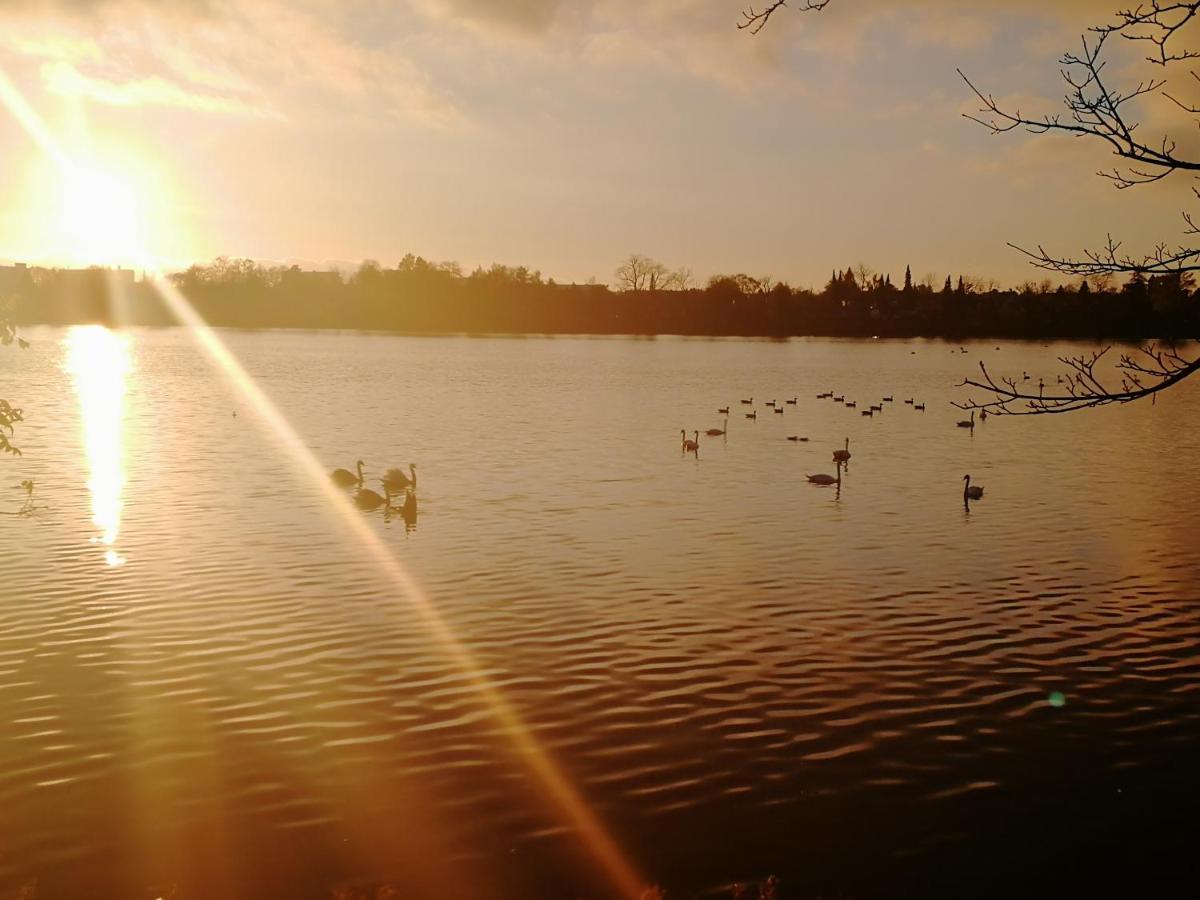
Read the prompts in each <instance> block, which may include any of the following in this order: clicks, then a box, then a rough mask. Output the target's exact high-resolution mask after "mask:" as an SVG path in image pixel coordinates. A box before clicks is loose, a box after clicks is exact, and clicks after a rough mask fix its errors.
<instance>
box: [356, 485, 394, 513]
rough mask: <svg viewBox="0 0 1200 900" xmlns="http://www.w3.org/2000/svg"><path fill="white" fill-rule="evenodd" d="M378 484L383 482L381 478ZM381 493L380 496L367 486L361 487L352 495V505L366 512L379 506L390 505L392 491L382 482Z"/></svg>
mask: <svg viewBox="0 0 1200 900" xmlns="http://www.w3.org/2000/svg"><path fill="white" fill-rule="evenodd" d="M380 484H383V481H382V479H381V480H380ZM383 493H384V496H382V497H381V496H379V494H377V493H375V492H374V491H372V490H370V489H369V488H362V489H360V490H359V492H358V493H357V494H355V495H354V505H355V506H357V507H358V508H359V509H361V510H365V511H366V512H373V511H374V510H377V509H379V507H381V506H391V501H392V492H391V491H389V490H388V486H387V485H386V484H383Z"/></svg>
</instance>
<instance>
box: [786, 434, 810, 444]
mask: <svg viewBox="0 0 1200 900" xmlns="http://www.w3.org/2000/svg"><path fill="white" fill-rule="evenodd" d="M788 440H789V441H799V442H800V443H802V444H807V443H808V438H806V437H800V435H798V434H793V435H791V436H790V437H789V438H788Z"/></svg>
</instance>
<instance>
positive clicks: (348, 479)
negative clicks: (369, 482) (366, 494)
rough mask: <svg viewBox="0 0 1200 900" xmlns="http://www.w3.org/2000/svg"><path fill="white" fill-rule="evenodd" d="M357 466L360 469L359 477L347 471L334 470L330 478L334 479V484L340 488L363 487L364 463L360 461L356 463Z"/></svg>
mask: <svg viewBox="0 0 1200 900" xmlns="http://www.w3.org/2000/svg"><path fill="white" fill-rule="evenodd" d="M355 466H356V467H357V469H358V475H357V476H356V475H355V474H354V473H353V472H351V471H349V470H347V469H334V470H333V472H332V473H331V474H330V476H329V477H330V478H332V479H333V483H334V484H336V485H337V486H338V487H354V486H355V485H357V486H358V487H362V483H363V473H362V470H363V461H362V460H361V459H360V460H359V461H358V462H357V463H355Z"/></svg>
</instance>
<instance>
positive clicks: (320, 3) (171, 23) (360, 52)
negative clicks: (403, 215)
mask: <svg viewBox="0 0 1200 900" xmlns="http://www.w3.org/2000/svg"><path fill="white" fill-rule="evenodd" d="M365 6H367V4H364V3H351V4H345V5H338V4H335V3H332V2H329V0H306V2H303V3H285V2H282V0H255V2H254V3H237V2H230V0H192V2H187V0H168V2H164V3H150V2H144V0H108V2H104V0H80V2H75V3H57V4H55V3H50V4H46V3H33V2H8V3H0V48H3V49H6V50H8V51H10V52H11V53H14V54H18V55H20V56H23V57H27V58H29V59H32V60H35V61H37V62H38V63H40V67H39V69H38V71H39V72H40V75H41V78H42V80H43V85H44V87H45V88H46V89H47V90H49V91H50V92H52V93H55V94H60V95H70V96H73V97H79V98H84V99H86V100H88V101H91V102H93V103H99V104H105V105H109V106H119V107H135V106H173V107H177V108H181V109H185V110H191V111H195V112H201V113H209V114H223V115H242V116H246V115H249V116H268V117H272V118H277V119H285V118H287V119H304V118H306V117H308V116H314V115H319V116H322V117H329V116H338V115H348V116H356V115H358V114H359V113H369V115H370V117H371V118H375V119H389V118H406V119H409V120H412V121H416V122H420V123H423V124H426V125H432V126H446V125H448V124H453V123H454V122H456V121H458V120H459V119H460V118H461V114H460V112H459V110H458V108H457V105H456V104H455V102H454V101H453V99H452V98H451V97H450V96H449V95H448V94H447V93H445V92H444V91H441V90H439V89H438V88H437V87H436V85H435V84H434V83H433V79H432V78H431V77H430V76H429V75H428V74H427V73H426V72H425V71H423V70H422V68H421V67H420V66H419V65H418V64H417V63H416V62H415V61H414V60H412V59H411V58H410V57H409V56H408V55H407V54H406V53H405V52H404V47H403V46H402V45H401V44H400V42H399V41H398V40H390V39H389V38H390V37H391V36H388V35H383V36H373V39H372V40H364V36H363V35H362V34H361V33H360V32H359V31H358V30H357V25H358V22H357V20H356V19H355V17H354V15H353V14H354V13H356V12H360V11H361V10H360V9H356V8H357V7H365Z"/></svg>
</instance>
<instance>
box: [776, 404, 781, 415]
mask: <svg viewBox="0 0 1200 900" xmlns="http://www.w3.org/2000/svg"><path fill="white" fill-rule="evenodd" d="M775 415H777V416H782V415H783V407H782V406H777V407H775Z"/></svg>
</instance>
